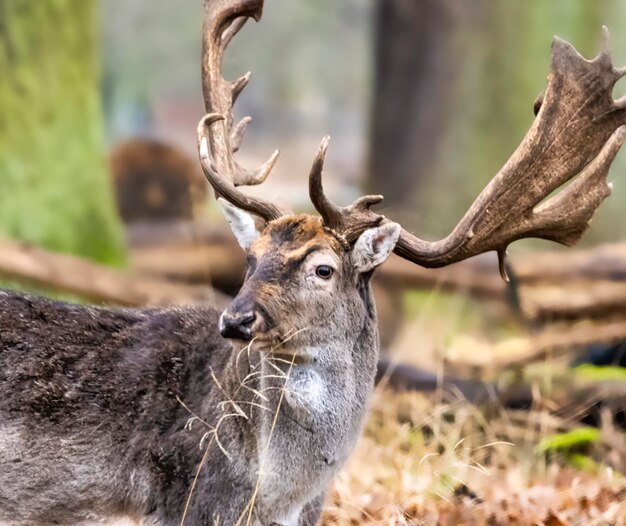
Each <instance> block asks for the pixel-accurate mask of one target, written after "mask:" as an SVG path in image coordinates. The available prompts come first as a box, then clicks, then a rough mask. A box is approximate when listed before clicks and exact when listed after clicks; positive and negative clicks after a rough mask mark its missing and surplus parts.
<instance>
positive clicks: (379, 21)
mask: <svg viewBox="0 0 626 526" xmlns="http://www.w3.org/2000/svg"><path fill="white" fill-rule="evenodd" d="M375 16H376V22H375V24H376V26H375V33H376V35H375V55H374V56H375V58H374V60H375V65H374V93H373V102H374V103H373V109H372V122H371V131H370V141H371V149H370V159H369V171H370V176H369V180H368V185H369V187H370V190H372V192H373V193H382V194H383V195H384V196H385V198H386V200H387V201H386V203H387V204H388V205H389V204H391V205H408V204H410V203H411V202H412V201H413V196H414V195H415V192H416V191H417V189H418V188H419V187H420V185H421V182H422V180H423V179H424V178H425V177H427V174H428V173H429V171H430V168H431V166H432V165H433V163H434V161H435V159H436V151H437V148H438V146H439V144H440V142H441V141H440V135H441V134H442V133H443V132H444V131H445V120H446V115H445V114H446V108H445V103H446V101H447V100H448V98H449V95H448V92H449V88H450V85H451V79H452V77H453V75H454V69H455V68H454V63H455V60H453V59H454V57H452V56H451V54H450V49H449V47H450V46H449V39H448V38H449V35H450V33H451V25H452V24H453V23H454V20H453V19H454V16H453V14H452V13H451V10H450V2H448V1H442V0H423V1H416V0H381V1H380V2H378V3H377V7H376V13H375Z"/></svg>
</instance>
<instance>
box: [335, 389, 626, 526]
mask: <svg viewBox="0 0 626 526" xmlns="http://www.w3.org/2000/svg"><path fill="white" fill-rule="evenodd" d="M564 424H565V423H564V422H562V421H561V420H559V419H558V418H557V417H555V416H554V415H550V414H548V413H547V412H543V411H541V412H540V411H532V412H528V411H526V412H516V411H504V410H503V409H502V408H499V409H498V408H493V409H492V410H491V411H489V412H487V413H485V412H484V411H481V410H479V409H477V408H476V407H474V406H472V405H470V404H467V403H464V402H462V401H459V402H456V403H452V404H442V403H437V402H433V401H432V400H429V399H427V398H426V397H424V396H423V395H420V394H418V393H405V394H399V395H398V394H393V393H389V392H378V393H376V395H375V398H374V403H373V410H372V411H371V414H370V418H369V422H368V424H367V427H366V430H365V432H364V435H363V437H362V438H361V440H360V442H359V443H358V445H357V448H356V450H355V452H354V454H353V456H352V458H351V460H350V462H349V463H348V465H347V466H346V468H345V469H344V470H343V471H342V472H341V474H340V475H339V477H338V478H337V480H336V481H335V484H334V488H333V491H332V492H331V495H330V496H329V499H328V501H327V505H326V510H325V514H324V519H323V524H324V525H326V526H329V525H340V526H344V525H356V524H385V525H422V524H423V525H441V526H448V525H450V526H452V525H454V526H456V525H467V526H470V525H490V526H496V525H509V524H516V525H526V524H528V525H537V526H539V525H546V526H561V525H563V526H565V525H584V526H589V525H598V526H601V525H614V526H619V525H626V481H625V479H624V477H623V476H622V475H621V474H619V473H617V472H616V471H614V470H613V469H612V468H611V467H610V466H609V465H608V460H606V459H608V458H609V456H606V455H605V453H606V450H605V449H602V445H601V444H600V445H598V446H592V447H597V448H598V449H597V450H596V451H591V450H586V451H585V453H586V454H588V455H589V456H588V457H585V458H591V457H592V456H594V455H595V456H594V458H596V459H598V460H599V462H597V463H596V462H593V461H591V460H590V461H589V464H588V465H587V466H586V469H584V470H583V469H576V468H574V467H572V466H568V465H567V463H566V462H565V461H564V459H563V458H560V457H559V456H556V455H553V456H552V458H546V456H545V455H543V454H541V453H539V452H537V444H538V443H539V442H540V440H541V439H542V438H543V437H545V436H548V435H550V434H551V433H553V432H555V431H557V430H560V429H562V428H563V427H564ZM565 427H567V426H565ZM603 455H604V456H603ZM622 460H623V459H622Z"/></svg>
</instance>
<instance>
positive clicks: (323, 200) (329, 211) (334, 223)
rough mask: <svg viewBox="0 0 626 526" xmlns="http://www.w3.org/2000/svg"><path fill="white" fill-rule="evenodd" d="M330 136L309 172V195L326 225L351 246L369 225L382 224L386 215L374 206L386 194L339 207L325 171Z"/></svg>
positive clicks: (321, 145) (324, 142)
mask: <svg viewBox="0 0 626 526" xmlns="http://www.w3.org/2000/svg"><path fill="white" fill-rule="evenodd" d="M329 142H330V137H329V136H328V135H327V136H326V137H324V138H323V139H322V142H321V144H320V147H319V149H318V151H317V155H316V156H315V159H314V160H313V165H312V166H311V171H310V172H309V197H310V198H311V202H312V203H313V206H314V207H315V209H316V210H317V211H318V212H319V214H320V215H321V216H322V220H323V222H324V225H325V226H326V227H327V228H329V229H331V230H332V231H333V232H334V233H335V235H337V236H338V237H340V239H341V240H343V241H345V244H347V245H349V244H351V243H352V242H353V241H355V240H356V239H357V238H358V237H359V235H361V233H362V232H363V231H364V230H366V229H367V228H371V227H373V226H376V225H378V224H380V222H381V221H383V220H384V216H381V215H379V214H376V213H375V212H373V211H371V210H370V207H371V206H373V205H375V204H378V203H380V202H381V201H382V200H383V196H382V195H366V196H363V197H360V198H359V199H357V200H356V201H354V203H352V204H351V205H349V206H345V207H338V206H337V205H335V204H334V203H333V202H332V201H331V200H330V199H328V197H326V195H325V194H324V187H323V184H322V172H323V170H324V160H325V158H326V150H327V149H328V144H329Z"/></svg>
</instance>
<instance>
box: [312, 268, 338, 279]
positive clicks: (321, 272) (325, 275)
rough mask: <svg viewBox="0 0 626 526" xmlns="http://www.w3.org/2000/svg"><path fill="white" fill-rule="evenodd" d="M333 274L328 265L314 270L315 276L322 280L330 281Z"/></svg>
mask: <svg viewBox="0 0 626 526" xmlns="http://www.w3.org/2000/svg"><path fill="white" fill-rule="evenodd" d="M333 272H334V269H333V267H329V266H328V265H320V266H318V267H317V268H316V269H315V274H316V275H317V276H318V277H320V278H322V279H330V277H331V276H332V275H333Z"/></svg>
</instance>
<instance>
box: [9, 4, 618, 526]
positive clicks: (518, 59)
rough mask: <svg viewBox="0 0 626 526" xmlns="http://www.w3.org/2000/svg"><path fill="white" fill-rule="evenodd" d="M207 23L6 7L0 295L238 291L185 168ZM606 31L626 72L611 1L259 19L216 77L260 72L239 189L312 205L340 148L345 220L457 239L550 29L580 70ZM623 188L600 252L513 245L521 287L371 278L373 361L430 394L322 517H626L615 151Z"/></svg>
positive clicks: (364, 457)
mask: <svg viewBox="0 0 626 526" xmlns="http://www.w3.org/2000/svg"><path fill="white" fill-rule="evenodd" d="M202 16H203V9H202V2H201V1H200V0H177V1H176V2H172V1H166V0H100V1H98V0H0V280H2V285H3V286H12V287H14V286H15V287H22V288H23V287H26V288H32V287H35V289H36V290H38V291H44V292H47V293H52V294H54V295H56V296H59V295H60V296H61V297H64V298H70V299H76V300H79V301H91V302H97V303H107V304H114V305H129V306H140V305H146V304H172V303H188V302H195V301H210V302H213V303H215V304H216V305H218V306H220V305H223V304H225V302H227V301H228V297H229V296H231V295H232V294H234V293H235V292H236V290H237V287H238V286H239V285H240V282H241V276H242V275H243V265H244V262H243V259H242V258H241V254H240V252H239V251H238V249H237V248H236V247H234V245H233V240H232V236H230V234H229V233H228V231H227V230H225V222H224V221H223V219H222V218H221V216H219V215H218V214H217V212H216V207H215V205H214V202H213V199H212V195H211V192H209V191H208V189H207V186H206V183H205V181H204V179H203V175H202V173H201V171H200V168H199V165H198V163H197V161H196V155H197V154H196V144H195V141H196V125H197V122H198V120H199V119H200V117H201V116H202V115H203V114H204V108H203V101H202V96H201V82H200V53H201V49H200V44H201V25H202ZM602 25H606V26H608V28H609V30H610V31H611V49H612V52H613V60H614V63H615V64H616V65H617V66H623V65H626V3H625V2H623V1H620V0H595V1H593V2H591V1H588V0H569V1H568V2H561V1H557V0H526V1H524V2H520V1H516V0H498V1H487V0H467V1H463V2H460V1H457V0H340V1H337V0H317V1H316V2H311V1H304V0H301V1H295V0H266V5H265V10H264V16H263V19H262V20H261V22H260V23H258V24H255V23H249V24H248V25H247V26H246V27H245V28H244V30H243V31H242V32H241V33H240V34H239V35H238V36H237V38H236V39H235V40H234V41H233V43H232V45H231V46H230V48H229V51H228V53H227V54H226V64H225V76H226V77H227V78H235V77H237V76H239V75H241V74H243V73H245V72H246V71H248V70H251V71H252V81H251V83H250V85H249V87H248V88H247V89H246V90H245V91H244V92H243V94H242V96H241V97H240V99H239V100H238V102H237V105H236V107H235V111H236V113H237V116H238V117H243V116H245V115H251V116H252V117H253V119H254V120H253V123H252V124H251V126H250V127H249V130H248V132H247V136H246V139H245V141H244V144H243V146H242V149H241V152H240V153H239V154H238V155H239V157H240V158H241V159H242V160H243V164H244V165H246V164H249V165H250V166H256V165H258V164H260V162H262V161H263V160H264V159H265V158H267V156H268V155H269V154H270V153H271V151H273V150H274V149H275V148H280V149H281V157H280V158H279V161H278V164H277V166H276V168H275V169H274V171H273V172H272V175H271V176H270V178H269V180H268V181H267V183H265V184H264V185H262V187H259V188H253V189H250V190H249V191H250V192H251V193H259V194H261V195H264V196H266V197H271V198H273V199H277V200H279V201H283V202H286V203H289V204H290V205H291V206H292V207H294V208H296V209H299V210H309V209H310V208H311V205H310V202H309V199H308V194H307V190H306V189H307V177H308V170H309V167H310V162H311V160H312V158H313V155H314V153H315V151H316V148H317V146H318V144H319V140H320V138H321V137H322V136H323V135H325V134H330V135H331V136H332V138H333V140H332V143H331V146H330V149H329V156H328V162H327V169H326V174H325V182H327V187H328V192H327V193H328V194H330V195H331V196H332V198H333V199H334V200H335V201H337V202H340V203H347V202H349V201H351V200H352V199H354V198H355V197H356V196H358V195H361V194H362V193H363V192H364V191H365V190H367V191H369V192H372V193H381V194H384V195H385V197H386V199H385V202H384V203H383V206H382V210H383V211H384V213H385V214H386V215H387V216H388V217H391V218H394V219H397V220H399V221H400V222H402V223H403V225H405V226H406V227H407V228H409V229H411V230H413V231H414V232H416V233H417V234H418V235H419V236H420V237H423V238H429V239H434V238H440V237H443V236H445V235H446V234H447V233H448V232H450V230H451V229H452V228H453V227H454V225H455V224H456V223H457V222H458V220H459V219H460V217H461V216H462V215H463V213H464V212H465V210H466V209H467V208H468V207H469V205H470V204H471V202H472V201H473V199H474V198H475V197H476V196H477V195H478V193H479V192H480V190H481V189H482V188H483V187H484V186H485V185H486V184H487V183H488V181H489V180H490V179H491V178H492V177H493V175H495V174H496V172H497V171H498V170H499V169H500V167H501V166H502V165H503V164H504V162H505V161H506V160H507V159H508V158H509V157H510V155H511V153H512V152H513V151H514V149H515V148H516V147H517V145H518V144H519V143H520V141H521V140H522V138H523V136H524V134H525V133H526V131H527V130H528V128H529V127H530V125H531V123H532V121H533V118H534V116H533V102H534V100H535V98H536V97H537V95H538V94H539V93H540V92H541V91H542V90H543V89H544V88H545V85H546V77H547V74H548V71H549V61H550V43H551V39H552V37H553V35H558V36H560V37H562V38H564V39H566V40H568V41H570V42H571V43H572V44H574V45H575V47H576V48H577V49H578V50H579V51H580V52H581V53H582V54H583V55H584V56H586V57H588V58H592V57H593V56H595V55H596V53H597V51H598V49H599V43H600V37H601V27H602ZM616 89H617V92H616V93H615V94H614V95H615V98H618V97H619V96H621V95H622V94H623V93H624V92H626V88H625V87H624V86H623V85H621V84H620V83H618V85H617V88H616ZM610 180H612V181H613V182H614V191H613V196H612V197H611V198H609V199H608V200H607V201H606V202H605V203H604V204H603V205H602V206H601V207H600V210H599V212H598V213H597V215H596V216H595V217H594V222H593V225H592V228H590V229H589V231H588V232H587V233H586V235H585V236H584V238H583V241H582V245H583V249H587V250H578V251H571V252H564V251H562V250H561V249H559V248H558V247H556V248H555V247H554V246H552V245H549V244H547V243H545V242H541V241H523V242H520V243H516V244H515V245H514V246H513V247H512V249H511V252H512V254H513V257H512V258H511V261H512V265H513V272H512V277H513V278H514V279H513V284H512V285H511V286H505V285H504V283H503V282H502V281H501V280H500V278H499V276H498V274H497V269H496V268H495V265H494V264H495V261H496V258H495V255H494V254H490V255H488V256H485V257H484V258H480V257H479V258H476V259H477V261H474V262H468V263H467V264H462V266H455V267H454V268H453V269H451V270H450V272H448V271H447V270H444V271H442V272H439V271H423V270H422V269H419V268H417V267H414V266H411V265H408V266H407V265H406V264H405V265H404V266H403V265H402V264H401V262H399V260H396V259H392V260H391V261H389V263H388V264H386V265H385V266H383V268H382V269H381V271H380V272H379V273H378V274H379V277H378V281H377V282H376V290H375V293H376V296H377V303H378V307H379V314H380V318H381V319H380V326H381V336H382V341H383V346H384V347H385V348H386V349H391V350H392V351H393V353H394V354H393V357H394V358H393V359H391V358H386V357H385V358H384V359H383V362H384V363H385V364H387V365H389V363H391V362H396V361H402V362H404V363H405V364H409V365H410V366H411V367H413V368H411V367H408V368H406V369H403V366H400V367H399V368H398V369H397V370H395V369H393V368H391V367H390V368H389V369H387V370H386V372H387V375H388V377H387V379H388V380H389V382H390V384H391V386H392V387H393V384H394V382H395V383H396V384H399V385H403V386H405V387H406V386H408V387H411V388H414V389H419V390H422V391H426V392H427V393H428V396H430V395H433V393H434V399H433V398H432V397H431V398H424V397H421V396H415V394H414V393H413V394H409V395H398V396H396V395H392V394H390V393H388V392H384V393H382V394H381V393H379V394H380V396H379V397H377V398H376V399H375V402H374V407H373V413H372V418H371V422H370V424H369V426H368V428H367V430H366V434H365V437H364V438H363V440H362V442H361V443H360V444H359V446H358V448H357V452H356V454H355V456H354V459H353V461H352V464H351V465H350V466H349V467H348V469H347V470H346V471H344V472H343V473H342V474H341V476H340V478H339V480H338V482H337V483H336V485H335V489H334V492H333V495H332V497H331V499H330V502H329V503H328V508H327V512H326V518H325V524H361V523H367V522H375V520H382V519H385V520H387V519H389V518H390V517H393V518H394V521H395V522H389V523H390V524H416V522H411V521H412V520H413V521H415V520H418V521H423V522H419V523H420V524H421V523H424V524H459V523H464V524H487V523H488V524H491V525H493V524H509V523H512V521H514V520H517V521H518V522H517V523H518V524H537V525H539V524H550V525H552V526H558V525H567V524H585V525H586V524H591V523H592V522H591V521H595V522H593V524H626V510H625V509H624V506H622V504H624V502H625V501H626V479H625V478H624V475H623V473H624V472H626V435H625V434H624V428H625V427H626V412H625V410H626V390H625V387H624V386H625V385H626V382H625V380H626V374H625V373H624V369H623V367H621V368H620V367H612V366H614V365H622V366H623V365H626V345H625V344H624V342H625V341H626V245H625V244H624V243H623V241H624V240H625V239H626V207H625V206H624V203H625V202H626V153H624V152H621V153H620V154H619V155H618V157H617V159H616V161H615V162H614V163H613V168H612V170H611V173H610ZM246 191H248V190H246ZM618 242H622V243H619V244H615V245H607V244H606V243H618ZM600 244H604V245H603V246H602V247H599V245H600ZM598 247H599V248H598ZM548 250H549V251H551V252H546V251H548ZM536 254H539V255H536ZM448 293H450V294H448ZM598 357H599V358H598ZM596 358H597V359H596ZM385 367H386V366H385ZM415 367H419V368H420V369H415ZM383 369H384V367H383ZM383 372H385V371H383ZM401 373H406V374H405V375H404V376H403V375H402V374H401ZM396 387H397V385H396ZM494 393H495V394H498V395H500V396H499V397H496V398H497V403H495V405H494V404H491V405H489V404H487V405H483V404H484V402H485V399H486V398H488V399H489V400H491V402H493V399H492V398H491V395H493V394H494ZM452 394H454V395H455V396H456V397H455V396H452ZM487 394H489V396H486V395H487ZM459 396H460V398H467V399H469V401H471V402H474V404H475V405H472V404H470V405H460V402H459ZM466 439H467V440H466ZM512 444H515V446H516V447H515V448H512V447H510V446H511V445H512ZM372 451H376V455H372ZM374 456H375V457H376V461H373V460H372V459H373V457H374ZM425 473H426V474H425ZM489 477H491V478H489ZM494 480H495V481H496V483H494ZM500 488H505V489H506V491H507V492H508V493H507V494H506V496H505V495H503V494H502V493H501V492H500V493H499V490H500ZM502 491H504V490H502ZM583 497H584V498H583ZM432 499H434V500H432ZM455 499H457V500H455ZM585 499H587V500H585ZM457 504H459V505H458V506H457ZM616 505H617V507H615V506H616ZM529 517H530V518H529ZM605 519H606V520H605ZM389 520H390V519H389ZM603 520H605V522H602V521H603ZM619 520H622V522H619ZM403 521H404V522H403ZM524 521H529V522H524Z"/></svg>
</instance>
